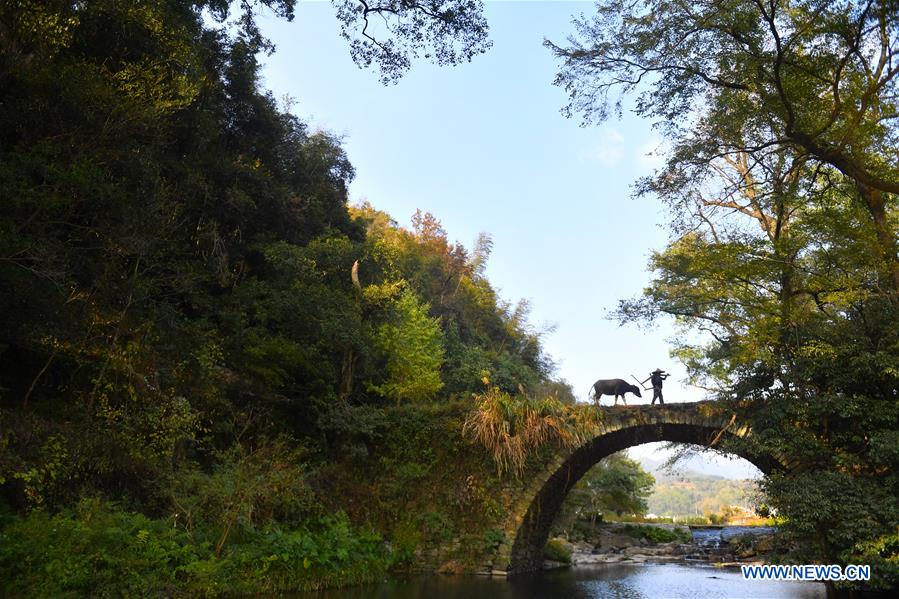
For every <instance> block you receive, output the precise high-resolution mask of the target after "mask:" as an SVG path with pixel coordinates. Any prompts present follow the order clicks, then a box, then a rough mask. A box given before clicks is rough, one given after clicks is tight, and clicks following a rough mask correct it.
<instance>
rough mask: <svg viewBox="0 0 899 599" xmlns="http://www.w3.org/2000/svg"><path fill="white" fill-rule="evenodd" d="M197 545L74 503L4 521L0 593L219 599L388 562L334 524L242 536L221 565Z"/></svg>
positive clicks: (375, 540)
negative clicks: (215, 598) (61, 509)
mask: <svg viewBox="0 0 899 599" xmlns="http://www.w3.org/2000/svg"><path fill="white" fill-rule="evenodd" d="M204 538H205V535H204V534H203V531H202V530H195V531H193V532H192V533H191V532H187V531H185V530H184V529H183V528H182V527H180V526H178V525H176V526H172V522H171V521H170V520H168V519H156V520H152V519H149V518H147V517H146V516H143V515H141V514H136V513H133V512H126V511H123V510H121V509H119V508H117V507H116V506H114V505H108V504H104V503H101V502H98V501H83V502H82V503H80V504H79V506H78V508H77V510H74V511H66V512H63V513H60V514H57V515H55V516H50V515H49V514H47V513H46V512H43V511H34V512H31V513H30V514H29V515H28V516H27V517H25V518H19V517H16V518H13V519H11V520H9V521H7V522H6V523H5V525H4V527H3V529H2V530H0V539H2V543H0V578H2V579H3V580H4V581H6V584H7V586H6V587H5V588H6V590H7V592H11V593H13V594H16V595H28V596H57V597H59V596H80V595H87V594H89V595H91V596H97V597H122V596H128V597H132V596H147V595H157V594H164V595H174V596H197V595H200V596H219V595H221V594H223V593H224V594H234V593H238V594H241V593H247V592H252V593H258V592H260V591H266V592H277V591H283V590H293V589H316V588H320V587H322V586H325V585H328V586H339V585H344V584H353V583H360V582H368V581H372V580H375V579H377V578H378V577H379V576H381V575H383V573H384V571H385V570H386V568H387V566H388V565H389V564H390V559H391V558H390V556H389V555H388V554H387V553H386V552H385V551H384V549H383V545H382V543H381V542H380V538H379V537H378V536H377V535H374V534H372V533H368V532H364V531H362V532H359V531H355V530H354V529H353V528H352V527H351V526H350V524H349V522H348V521H347V519H346V517H345V516H344V515H342V514H338V515H336V516H334V517H325V518H319V519H317V520H316V521H315V523H314V524H308V523H307V524H301V525H299V526H298V527H296V528H294V529H292V530H289V531H287V530H282V529H280V528H271V529H268V530H265V531H256V532H253V533H247V534H245V535H244V536H243V538H242V541H241V542H240V543H235V544H233V545H229V547H228V548H227V549H226V550H225V551H224V552H223V553H222V554H221V556H218V555H216V554H215V551H214V549H213V546H212V543H210V542H209V541H207V540H204Z"/></svg>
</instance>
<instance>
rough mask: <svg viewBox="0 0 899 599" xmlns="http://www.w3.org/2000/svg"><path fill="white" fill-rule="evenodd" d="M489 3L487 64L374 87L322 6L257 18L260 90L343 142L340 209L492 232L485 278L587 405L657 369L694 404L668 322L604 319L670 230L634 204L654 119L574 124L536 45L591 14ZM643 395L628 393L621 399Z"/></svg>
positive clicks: (424, 69)
mask: <svg viewBox="0 0 899 599" xmlns="http://www.w3.org/2000/svg"><path fill="white" fill-rule="evenodd" d="M485 5H486V11H485V14H486V17H487V20H488V22H489V24H490V37H491V39H492V41H493V47H492V48H491V49H490V50H489V51H488V52H487V53H486V54H484V55H481V56H478V57H475V58H474V59H473V61H472V62H471V63H466V64H463V65H459V66H456V67H438V66H434V65H431V64H428V63H426V62H419V63H416V64H415V65H414V66H413V69H412V70H411V72H409V73H408V74H407V75H406V76H405V77H404V78H403V79H401V80H400V81H399V83H397V84H395V85H387V86H385V85H382V84H381V83H380V82H379V79H378V73H377V71H376V70H361V69H359V68H358V67H357V66H356V65H355V64H354V63H353V61H352V59H351V58H350V53H349V47H348V45H347V43H346V41H345V40H343V38H341V37H340V33H339V31H340V30H339V23H338V21H337V20H336V18H335V17H334V9H333V7H332V6H331V4H330V3H329V2H321V1H309V0H301V1H300V2H299V3H298V5H297V11H296V18H295V20H294V21H293V22H291V23H288V22H286V21H283V20H279V19H276V18H274V17H264V18H263V19H262V21H261V26H262V31H263V33H264V34H265V35H266V36H267V37H269V38H270V39H271V40H272V41H273V42H274V43H275V45H276V47H277V50H276V52H275V53H274V54H273V55H272V56H270V57H264V58H263V59H262V61H263V64H264V68H263V81H262V82H261V83H262V85H263V86H264V87H266V88H268V89H270V90H271V91H272V92H273V94H274V95H275V97H277V98H282V97H284V96H289V97H290V98H291V100H292V102H294V103H293V104H292V108H291V110H292V112H293V113H294V114H296V115H297V116H299V117H301V118H302V119H304V120H306V121H307V122H308V123H309V124H310V126H311V127H312V128H313V129H324V130H327V131H330V132H331V133H334V134H337V135H339V136H341V137H342V138H343V146H344V148H345V150H346V152H347V154H348V156H349V158H350V161H351V162H352V163H353V165H354V166H355V168H356V178H355V180H354V182H353V183H352V185H351V187H350V197H351V202H354V203H356V202H360V201H363V200H367V201H369V202H371V203H372V204H373V205H374V206H375V207H376V208H378V209H380V210H384V211H386V212H387V213H389V214H390V215H391V216H392V217H393V218H394V219H395V220H397V221H398V222H399V223H400V224H401V225H404V226H409V224H410V219H411V216H412V214H414V212H415V210H416V209H421V210H422V211H429V212H431V213H433V214H434V215H435V216H436V217H437V218H438V219H439V220H440V221H441V222H442V223H443V226H444V228H445V229H446V231H447V234H448V237H449V238H450V240H454V241H459V242H461V243H462V244H463V245H465V246H466V247H469V248H471V247H472V245H473V243H474V240H475V239H476V237H477V235H478V233H479V232H482V231H484V232H487V233H489V234H490V236H491V237H492V239H493V254H492V256H491V258H490V261H489V263H488V265H487V276H488V278H489V279H490V281H491V283H492V284H493V286H494V287H495V288H497V289H498V290H499V293H500V295H501V296H502V297H503V298H505V299H506V300H510V301H512V302H513V303H514V302H517V301H518V300H521V299H526V300H527V301H529V302H530V305H531V308H532V311H531V321H532V322H533V323H534V324H535V325H536V326H537V327H538V329H540V328H545V329H547V330H548V329H549V328H551V327H552V328H553V332H551V333H548V334H547V335H546V336H545V337H544V340H543V342H544V347H545V348H546V350H547V352H548V353H549V354H550V355H551V356H552V357H553V358H554V359H555V361H556V362H557V364H558V371H557V375H558V376H559V377H561V378H564V379H566V380H567V381H568V382H569V383H571V385H572V386H573V387H574V390H575V394H576V395H577V396H578V397H579V398H580V399H581V400H582V401H586V395H587V391H588V389H589V388H590V386H591V385H592V383H593V382H594V381H595V380H597V379H601V378H623V379H628V380H630V381H631V382H633V381H632V379H631V375H635V376H637V377H639V378H640V379H641V380H642V379H645V378H646V377H647V376H649V372H650V371H652V370H654V369H655V368H662V369H664V370H666V371H669V372H670V373H671V377H670V378H669V379H668V381H666V385H665V397H666V401H669V402H680V401H698V400H700V399H702V398H703V393H702V391H700V390H699V389H696V388H693V387H690V386H688V385H686V384H685V379H686V372H685V370H684V368H683V367H682V366H681V365H680V364H678V363H677V362H675V361H674V360H673V359H672V358H670V356H669V350H670V348H671V345H670V343H668V339H669V338H671V337H672V336H673V335H675V329H674V327H673V324H672V323H671V322H664V323H660V324H659V325H658V326H657V327H655V328H654V329H652V330H649V331H647V330H645V329H642V328H638V327H636V326H634V325H625V326H623V327H622V326H619V325H618V324H617V322H614V321H612V320H609V318H608V313H609V312H610V311H611V310H613V309H614V308H615V306H616V305H617V303H618V300H620V299H626V298H633V297H636V296H638V295H640V293H641V292H642V290H643V288H644V287H646V286H647V285H648V284H649V282H650V280H651V273H650V272H648V271H647V266H646V265H647V262H648V258H649V256H650V253H651V252H652V251H653V250H661V249H662V248H664V246H665V244H666V241H667V239H668V233H667V229H666V228H665V226H664V225H665V212H664V210H663V205H662V203H661V201H660V200H659V199H658V198H645V197H644V198H638V199H633V198H632V197H631V196H632V189H631V186H632V184H633V183H634V182H635V181H636V180H637V179H638V178H639V177H641V176H644V175H648V174H650V173H651V172H652V170H653V168H655V167H657V166H659V165H660V164H661V158H660V156H659V155H658V152H655V153H654V151H656V150H659V149H660V148H659V146H660V143H661V139H660V137H659V136H658V135H657V134H656V133H655V132H654V131H653V129H652V126H651V123H649V122H647V121H645V120H642V119H640V118H639V117H637V116H636V115H634V114H633V113H631V112H628V111H625V113H624V114H623V115H622V118H621V119H620V120H618V119H615V120H612V121H610V122H607V123H605V124H603V125H601V126H591V127H581V126H580V123H579V121H578V120H577V119H576V118H572V119H566V118H565V117H564V116H563V115H562V114H561V113H560V109H561V108H562V107H563V106H564V105H565V102H566V95H565V93H564V91H563V90H561V89H560V88H557V87H555V86H553V85H552V81H553V78H554V76H555V73H556V71H557V66H558V65H557V62H556V60H555V59H554V58H553V57H552V55H551V53H550V52H549V51H548V50H547V49H545V48H544V47H543V45H542V42H543V40H544V38H548V39H550V40H552V41H554V42H556V43H559V44H561V43H563V42H564V40H565V38H566V37H567V36H568V35H569V34H570V33H571V32H572V31H573V27H572V26H571V20H572V17H573V15H576V14H579V13H581V12H586V13H589V12H590V11H591V9H592V5H591V4H590V3H588V2H551V1H543V2H534V1H516V2H511V1H496V0H493V1H488V2H486V3H485ZM651 397H652V393H651V392H649V393H644V394H643V398H642V399H638V398H635V397H632V396H630V395H629V396H628V403H629V404H647V403H649V402H650V399H651ZM610 400H611V398H608V397H606V398H604V402H605V403H609V402H610ZM657 449H658V447H657V444H650V445H646V446H641V447H639V448H635V449H632V450H631V454H632V455H637V456H640V455H650V454H652V453H653V452H655V451H656V450H657ZM719 461H720V462H721V467H720V468H719V470H720V471H714V472H712V473H716V474H723V475H728V476H734V477H743V476H750V475H751V476H757V475H758V472H757V471H755V470H754V469H753V468H752V467H751V466H750V465H749V464H748V463H747V462H745V461H742V460H741V461H740V462H727V463H724V462H723V461H721V460H720V459H719V460H717V461H714V463H710V464H709V466H710V467H712V466H715V464H717V463H718V462H719ZM715 467H717V466H715Z"/></svg>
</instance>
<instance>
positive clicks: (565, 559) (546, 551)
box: [543, 539, 571, 564]
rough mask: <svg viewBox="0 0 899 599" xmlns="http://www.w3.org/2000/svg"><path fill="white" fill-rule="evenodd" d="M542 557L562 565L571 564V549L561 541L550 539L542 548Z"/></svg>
mask: <svg viewBox="0 0 899 599" xmlns="http://www.w3.org/2000/svg"><path fill="white" fill-rule="evenodd" d="M543 557H545V558H546V559H548V560H552V561H554V562H561V563H563V564H570V563H571V549H570V548H569V547H568V545H567V544H566V543H565V542H564V541H562V540H561V539H550V540H548V541H547V542H546V546H545V547H544V548H543Z"/></svg>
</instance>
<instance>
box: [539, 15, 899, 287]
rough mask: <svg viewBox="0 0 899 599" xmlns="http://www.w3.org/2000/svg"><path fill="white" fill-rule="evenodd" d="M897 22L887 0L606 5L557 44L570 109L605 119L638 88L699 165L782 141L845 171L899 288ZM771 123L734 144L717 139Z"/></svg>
mask: <svg viewBox="0 0 899 599" xmlns="http://www.w3.org/2000/svg"><path fill="white" fill-rule="evenodd" d="M897 23H899V12H897V10H896V8H895V7H894V6H893V5H892V4H890V3H880V2H838V3H833V2H825V1H809V2H763V1H762V0H755V1H753V2H738V1H736V0H726V1H715V2H691V1H688V0H679V1H676V2H663V1H656V0H648V1H646V2H640V3H629V2H623V1H621V0H609V1H602V2H599V3H598V4H597V13H596V15H595V16H594V17H593V19H587V18H584V17H582V18H581V19H579V20H578V21H577V22H576V27H577V37H572V38H570V39H569V45H568V46H567V47H561V46H558V45H556V44H553V43H552V42H546V45H547V46H548V47H549V48H550V49H551V50H552V51H553V52H554V53H555V55H556V56H557V57H559V58H561V59H562V60H563V61H564V62H563V67H562V69H561V71H560V72H559V74H558V76H557V78H556V84H557V85H560V86H562V87H564V88H565V89H566V91H568V93H569V94H570V97H571V101H570V103H569V105H568V107H567V108H566V113H567V114H572V113H575V112H580V113H582V114H583V115H584V118H585V121H586V122H592V121H601V120H603V119H605V118H607V117H608V115H609V112H610V109H611V108H612V107H613V106H614V107H615V109H617V110H619V111H620V109H621V100H622V96H621V95H619V96H617V98H614V101H613V96H614V94H615V93H616V92H620V93H621V94H636V96H637V97H636V108H635V110H636V112H637V113H638V114H640V115H644V116H647V117H650V118H654V119H656V120H657V122H658V124H659V126H660V128H661V130H662V131H663V132H665V134H666V135H667V136H668V137H669V138H671V139H672V140H673V141H674V143H675V145H676V146H679V147H680V149H684V148H685V147H686V146H690V147H691V148H692V152H691V153H692V154H693V156H692V159H693V160H695V161H696V162H698V163H708V162H711V161H712V160H714V159H715V158H718V157H721V156H723V155H724V156H726V155H730V156H732V157H733V156H734V154H736V153H738V152H741V151H744V152H752V151H762V150H765V149H769V148H778V149H781V150H785V151H788V152H790V153H792V154H794V155H796V156H798V157H799V158H800V159H801V160H810V161H812V162H815V163H818V164H823V165H828V166H830V167H832V168H833V169H835V170H836V171H837V172H839V173H840V174H841V175H843V176H845V177H846V178H848V179H849V180H850V181H851V182H852V184H853V186H854V187H855V196H856V197H857V198H858V201H859V203H860V204H861V205H862V206H864V208H865V209H866V210H867V212H868V216H869V218H870V224H871V227H872V228H873V229H874V231H875V233H876V236H877V240H878V244H879V251H880V254H881V256H880V258H881V260H882V261H883V264H884V268H885V278H886V280H888V281H889V283H888V285H889V286H890V287H892V291H893V292H894V294H896V293H899V256H897V244H896V239H895V235H894V234H893V231H892V229H891V225H890V222H889V221H890V217H889V213H890V211H891V209H895V194H896V193H897V192H899V155H897V154H896V153H895V152H894V151H893V149H892V148H894V147H895V145H896V143H895V142H896V140H897V128H896V117H897V116H899V112H897V102H896V99H895V98H896V93H895V92H896V89H897V85H899V79H897V76H899V67H897V66H896V65H894V64H893V60H892V57H893V55H894V53H895V52H896V50H897V44H899V41H897V40H899V38H897V36H896V27H897ZM762 122H763V123H765V125H766V127H765V128H764V129H760V128H757V132H759V133H761V134H760V135H757V136H752V137H746V138H742V139H740V140H739V142H740V143H739V144H737V145H733V142H734V141H735V140H734V139H733V138H732V137H729V136H728V135H727V134H726V133H725V135H723V136H722V135H720V134H719V128H721V127H723V128H724V130H725V131H726V130H727V129H728V128H729V127H730V124H732V123H740V124H741V126H742V124H744V123H762ZM709 129H711V130H709ZM709 133H711V135H709ZM674 155H675V156H677V155H678V153H677V152H675V154H674ZM681 158H684V156H683V155H681ZM891 207H892V208H891Z"/></svg>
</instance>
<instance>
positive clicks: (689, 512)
mask: <svg viewBox="0 0 899 599" xmlns="http://www.w3.org/2000/svg"><path fill="white" fill-rule="evenodd" d="M639 462H640V465H641V466H642V467H643V469H644V470H646V471H647V472H650V473H652V475H653V476H654V477H655V479H656V484H655V487H654V488H653V492H652V495H650V497H649V501H648V503H649V513H652V514H656V515H659V516H666V517H689V516H703V515H706V514H709V513H712V514H717V513H721V512H722V511H723V510H724V509H725V508H727V507H730V506H739V507H741V508H743V509H746V510H752V509H753V508H754V506H755V503H756V502H755V499H754V498H755V496H756V494H757V486H756V481H755V480H752V479H733V478H728V477H726V476H723V475H720V474H708V473H706V472H700V471H697V470H694V469H693V468H692V467H690V468H687V467H686V466H687V464H689V465H690V466H693V465H694V464H699V465H700V466H703V465H708V462H707V461H705V460H703V459H702V457H701V456H697V457H694V458H688V459H687V460H683V461H682V462H679V463H678V464H677V466H676V467H675V469H674V470H673V471H671V470H663V469H661V466H662V465H663V462H662V461H661V460H655V459H653V458H651V457H646V458H640V459H639ZM684 462H686V463H684ZM712 466H714V464H713V465H712ZM707 469H708V470H712V471H714V470H715V469H714V468H707Z"/></svg>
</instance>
